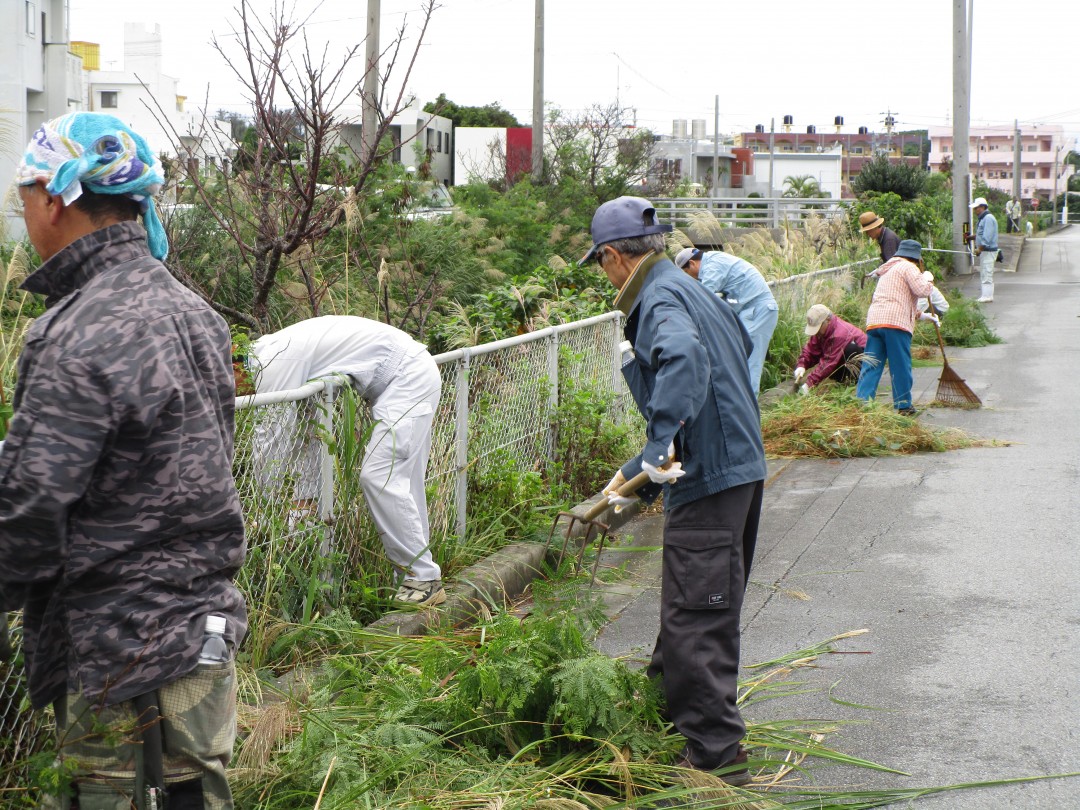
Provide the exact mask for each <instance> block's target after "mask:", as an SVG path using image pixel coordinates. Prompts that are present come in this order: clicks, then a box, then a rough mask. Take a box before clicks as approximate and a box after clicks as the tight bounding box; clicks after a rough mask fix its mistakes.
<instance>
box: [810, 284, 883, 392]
mask: <svg viewBox="0 0 1080 810" xmlns="http://www.w3.org/2000/svg"><path fill="white" fill-rule="evenodd" d="M804 331H805V332H806V334H807V335H809V336H810V340H808V341H807V342H806V345H805V346H803V350H802V352H801V353H800V354H799V361H798V365H797V368H796V369H795V382H796V383H798V382H802V381H803V378H804V377H805V382H802V385H801V386H800V387H799V393H800V394H806V393H808V392H809V391H810V389H811V388H813V387H814V386H816V385H817V384H818V383H820V382H821V381H822V380H827V379H828V380H834V381H835V382H838V383H851V382H855V381H856V380H858V378H859V369H858V367H856V368H854V369H853V368H852V365H853V364H855V363H856V362H858V358H860V356H861V355H862V353H863V351H864V350H865V348H866V333H865V332H863V330H862V329H860V328H859V327H857V326H854V325H852V324H850V323H848V322H847V321H845V320H844V319H843V318H841V317H840V316H839V315H834V314H833V313H832V311H831V310H830V309H829V308H828V307H827V306H825V305H824V304H814V305H813V306H812V307H810V310H809V312H807V313H806V329H805V330H804ZM808 369H809V370H810V371H809V375H808V374H807V370H808Z"/></svg>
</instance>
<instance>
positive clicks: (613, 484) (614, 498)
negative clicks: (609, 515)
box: [603, 470, 638, 514]
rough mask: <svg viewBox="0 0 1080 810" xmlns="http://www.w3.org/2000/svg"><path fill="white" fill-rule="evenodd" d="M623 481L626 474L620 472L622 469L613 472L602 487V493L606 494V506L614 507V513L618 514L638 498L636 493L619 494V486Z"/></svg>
mask: <svg viewBox="0 0 1080 810" xmlns="http://www.w3.org/2000/svg"><path fill="white" fill-rule="evenodd" d="M625 483H626V476H624V475H623V474H622V470H619V471H618V472H617V473H615V477H614V478H612V479H611V480H610V481H608V483H607V486H606V487H604V489H603V494H604V495H606V496H607V502H608V506H612V507H614V508H615V514H619V512H621V511H622V510H623V509H625V508H626V507H628V506H629V505H630V504H632V503H633V502H634V501H636V500H638V496H637V495H620V494H619V487H621V486H622V485H623V484H625Z"/></svg>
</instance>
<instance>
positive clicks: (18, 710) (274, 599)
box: [0, 262, 869, 806]
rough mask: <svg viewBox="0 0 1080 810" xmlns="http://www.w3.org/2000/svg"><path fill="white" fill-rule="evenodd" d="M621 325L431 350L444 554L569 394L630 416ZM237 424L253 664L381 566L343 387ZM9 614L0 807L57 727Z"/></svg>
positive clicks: (439, 534) (349, 396)
mask: <svg viewBox="0 0 1080 810" xmlns="http://www.w3.org/2000/svg"><path fill="white" fill-rule="evenodd" d="M867 263H869V262H858V263H856V264H853V265H845V266H843V267H838V268H832V269H829V270H821V271H818V272H816V273H810V274H807V275H805V276H795V277H791V278H786V279H783V280H781V281H776V282H772V283H771V285H770V286H772V287H773V290H774V293H775V295H776V296H777V298H778V300H781V301H784V302H786V303H787V304H788V305H790V306H794V307H796V308H799V307H804V306H805V305H806V303H807V302H808V301H810V300H811V299H812V298H813V297H814V296H815V294H816V291H817V290H819V289H820V286H821V285H823V284H836V283H839V284H842V285H844V286H850V285H851V284H852V283H853V280H855V279H856V278H857V277H858V276H859V275H860V274H859V273H858V272H857V270H856V268H857V266H858V265H861V264H867ZM621 321H622V316H621V313H618V312H613V313H609V314H607V315H602V316H598V317H595V318H590V319H587V320H583V321H578V322H576V323H572V324H565V325H562V326H556V327H550V328H548V329H544V330H541V331H538V332H533V333H530V334H527V335H521V336H519V337H515V338H510V339H507V340H501V341H496V342H494V343H489V344H485V345H482V346H476V347H471V348H466V349H459V350H457V351H453V352H448V353H446V354H442V355H439V356H437V357H436V358H435V359H436V361H437V362H438V364H439V367H440V371H441V374H442V397H441V401H440V404H439V408H438V411H437V413H436V415H435V419H434V429H433V436H432V445H431V458H430V462H429V465H428V472H427V485H428V512H429V516H430V522H431V535H432V537H433V538H434V542H435V543H436V544H438V546H439V547H440V551H441V552H443V553H455V552H456V551H457V550H458V549H457V547H456V546H455V544H459V545H460V544H465V543H467V537H468V535H469V531H470V520H469V510H468V505H469V504H468V497H467V496H468V493H469V485H470V479H471V478H473V477H479V476H483V475H485V474H486V473H492V472H494V473H496V474H497V473H499V472H501V471H503V470H506V469H510V468H516V469H517V470H521V471H535V470H541V469H544V465H545V464H547V463H548V462H549V461H550V460H551V459H552V454H553V453H554V452H555V448H556V446H557V439H558V437H557V435H556V430H557V420H556V419H555V416H556V412H557V409H558V407H559V405H560V403H561V402H562V401H563V399H564V398H565V397H566V396H567V395H569V394H570V393H572V392H574V391H581V390H588V391H590V392H592V393H594V394H597V395H599V396H601V397H603V398H605V399H606V400H607V401H608V403H609V406H608V411H607V415H606V416H607V419H608V420H609V421H612V422H615V423H623V422H624V421H625V420H627V419H634V418H636V410H635V409H634V408H633V407H632V403H631V402H630V398H629V394H628V393H627V392H626V389H625V386H624V384H623V381H622V375H621V373H620V370H619V366H620V357H619V351H618V344H619V342H620V341H621V340H622V328H621V326H622V324H621ZM236 422H237V424H236V427H237V432H236V461H235V474H236V481H237V486H238V488H239V490H240V496H241V500H242V502H243V505H244V512H245V519H246V525H247V540H248V554H247V560H246V562H245V564H244V568H243V570H242V571H241V572H240V575H239V577H238V583H239V584H240V586H241V587H242V588H243V589H244V591H245V593H246V594H247V596H248V608H249V613H250V614H251V619H252V624H253V625H254V624H259V625H260V626H261V627H263V628H264V632H261V633H259V634H258V635H257V636H254V635H253V637H249V640H248V643H247V649H246V652H247V654H248V655H249V656H250V661H251V665H252V666H253V667H255V668H259V667H261V666H263V665H264V664H266V663H267V662H269V661H271V660H274V659H275V656H276V653H275V650H274V645H275V643H276V640H277V638H278V635H277V634H276V633H275V632H274V631H273V629H272V628H273V627H274V626H275V625H276V626H280V627H283V628H284V627H287V626H288V625H290V624H295V623H304V622H306V621H307V620H308V619H310V618H311V617H312V614H313V612H314V611H316V610H317V609H318V606H319V605H320V604H326V603H327V602H330V603H335V602H336V600H340V599H341V598H342V597H343V595H344V594H345V593H346V592H347V591H348V590H349V589H351V588H364V587H374V586H376V585H378V584H379V583H378V582H377V581H372V580H366V579H365V576H366V575H367V572H378V571H384V572H385V571H389V566H388V564H387V562H386V560H385V558H384V557H383V556H382V554H381V547H380V545H379V543H378V540H377V534H376V532H375V530H374V527H373V525H372V522H371V518H370V515H369V513H368V510H367V509H366V507H365V505H364V498H363V494H362V492H361V489H360V484H359V474H358V473H359V469H360V462H361V460H362V458H363V455H364V445H365V438H364V437H365V434H366V432H367V430H368V428H369V427H370V418H369V415H368V413H367V410H366V407H365V405H364V403H363V401H362V400H360V399H359V398H358V397H357V396H355V395H354V394H353V393H352V389H351V388H350V387H349V386H348V385H346V384H342V382H341V381H336V380H332V379H331V380H320V381H317V382H313V383H309V384H307V385H305V386H303V387H302V388H299V389H296V390H295V391H285V392H278V393H272V394H260V395H256V396H250V397H241V398H239V399H238V400H237V420H236ZM447 549H449V552H447ZM357 618H363V617H357ZM10 621H11V624H12V631H13V633H12V635H13V639H14V642H15V648H16V656H15V658H14V660H13V661H12V662H11V663H10V664H0V763H2V764H0V806H2V805H4V804H5V799H4V792H5V791H8V790H15V789H21V788H23V787H25V784H26V776H27V772H26V767H25V761H26V759H27V758H28V757H29V756H30V755H31V754H33V753H34V752H37V751H40V750H42V749H43V748H44V747H45V746H46V745H47V744H48V742H49V739H50V735H51V732H50V729H49V727H48V725H47V722H48V721H47V720H46V719H44V718H43V717H42V716H41V715H34V714H32V713H31V712H30V711H29V706H28V701H27V697H26V691H25V688H24V685H23V679H22V671H23V667H22V660H21V645H20V643H19V642H20V632H19V629H20V628H19V625H18V617H17V616H12V617H11V620H10ZM267 627H270V628H271V629H270V630H269V631H265V628H267ZM19 763H23V765H21V766H20V764H19Z"/></svg>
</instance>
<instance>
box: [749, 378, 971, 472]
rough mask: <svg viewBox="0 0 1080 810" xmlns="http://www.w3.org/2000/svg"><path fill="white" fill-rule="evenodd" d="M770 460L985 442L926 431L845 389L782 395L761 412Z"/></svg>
mask: <svg viewBox="0 0 1080 810" xmlns="http://www.w3.org/2000/svg"><path fill="white" fill-rule="evenodd" d="M761 435H762V438H763V439H764V441H765V453H766V455H768V456H769V457H770V458H859V457H866V456H889V455H904V454H908V453H941V452H945V451H946V450H958V449H961V448H965V447H976V446H984V445H986V444H988V442H986V441H985V440H983V439H978V438H975V437H973V436H970V435H968V434H966V433H964V432H963V431H961V430H957V429H955V428H941V427H930V426H928V425H924V424H922V423H921V422H920V421H919V419H918V418H917V417H910V416H902V415H901V414H899V413H897V412H896V411H895V410H894V409H893V408H892V406H891V405H888V404H879V403H875V402H869V403H867V402H862V401H860V400H857V399H855V397H854V396H853V394H852V393H851V391H850V390H849V389H844V388H833V389H831V390H823V391H821V392H820V393H818V392H817V391H816V390H815V391H814V392H812V393H811V394H808V395H807V396H801V397H788V398H786V399H784V400H781V401H780V402H777V403H775V404H773V405H771V406H770V407H767V408H763V409H762V413H761Z"/></svg>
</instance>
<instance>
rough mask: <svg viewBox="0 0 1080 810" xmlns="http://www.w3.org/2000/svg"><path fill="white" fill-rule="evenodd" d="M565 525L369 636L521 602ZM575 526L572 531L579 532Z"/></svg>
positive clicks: (573, 546)
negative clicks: (428, 605)
mask: <svg viewBox="0 0 1080 810" xmlns="http://www.w3.org/2000/svg"><path fill="white" fill-rule="evenodd" d="M791 461H792V460H791V459H787V458H781V459H769V460H768V462H767V464H768V470H767V472H766V475H765V486H766V487H768V486H769V485H771V484H772V482H773V481H774V480H775V479H776V478H777V476H779V475H780V474H781V473H782V472H783V471H784V470H785V469H786V468H787V466H788V465H789V464H791ZM600 497H601V496H600V495H599V494H597V495H595V496H593V497H592V498H590V499H589V500H587V501H583V502H582V503H579V504H578V505H577V506H575V507H574V508H573V509H572V510H571V511H572V512H573V513H574V514H575V515H584V514H585V513H586V512H587V511H588V510H589V509H590V508H591V507H592V506H593V505H594V504H596V503H597V502H598V501H599V500H600ZM641 511H642V508H641V505H640V504H634V505H633V507H631V508H628V509H624V510H622V511H621V512H619V513H618V514H616V513H615V512H613V511H612V510H610V509H608V510H607V511H605V512H604V513H602V514H601V515H600V517H599V518H598V520H600V522H602V523H606V524H607V526H608V531H609V532H611V533H615V532H617V531H618V529H620V528H622V527H623V526H625V525H626V524H627V523H629V522H630V521H631V520H633V519H634V518H635V517H637V516H638V514H640V513H641ZM564 526H565V520H560V522H559V524H558V525H557V526H556V529H555V531H554V532H553V533H552V535H551V544H550V545H544V544H543V543H514V544H512V545H509V546H506V547H504V548H501V549H499V550H498V551H496V552H495V553H494V554H492V555H490V556H489V557H485V558H484V559H483V560H480V561H479V562H477V563H474V564H473V565H471V566H469V567H468V568H466V569H465V570H464V571H462V572H461V573H460V574H458V576H457V577H456V580H455V582H454V583H453V584H452V585H448V586H447V593H446V602H445V603H444V604H442V605H440V606H439V607H436V608H429V609H427V610H416V611H402V610H397V611H394V612H393V613H388V614H386V615H385V616H383V617H382V618H380V619H376V620H375V621H374V622H372V623H371V624H369V625H368V626H367V629H368V630H372V631H374V632H378V633H385V634H387V635H391V636H420V635H424V634H426V633H429V632H432V631H434V630H437V629H438V628H439V627H440V626H445V625H446V624H447V623H449V624H451V625H453V626H455V627H456V626H458V625H461V624H464V623H466V622H468V621H471V620H472V619H474V618H476V617H477V616H479V615H480V614H481V613H482V612H483V611H484V610H486V609H488V608H490V607H493V606H494V607H500V606H502V605H504V604H506V603H507V602H510V601H511V600H513V599H516V598H517V597H519V596H521V595H522V594H523V593H524V592H525V589H526V588H527V587H528V586H529V585H530V584H531V583H532V581H533V580H535V579H537V578H538V577H541V576H543V573H544V569H545V568H547V567H554V566H555V565H556V563H557V562H558V558H559V554H560V552H561V549H562V538H563V537H565V529H564V528H563V527H564ZM580 527H581V524H577V526H575V529H580ZM580 537H581V532H580V531H575V532H574V533H573V534H572V535H571V538H570V539H571V541H573V540H575V539H576V538H580ZM579 550H580V543H576V542H569V543H567V549H566V551H567V554H576V553H577V552H578V551H579Z"/></svg>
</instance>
